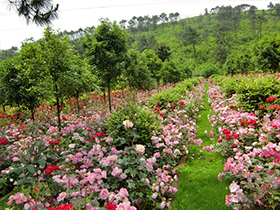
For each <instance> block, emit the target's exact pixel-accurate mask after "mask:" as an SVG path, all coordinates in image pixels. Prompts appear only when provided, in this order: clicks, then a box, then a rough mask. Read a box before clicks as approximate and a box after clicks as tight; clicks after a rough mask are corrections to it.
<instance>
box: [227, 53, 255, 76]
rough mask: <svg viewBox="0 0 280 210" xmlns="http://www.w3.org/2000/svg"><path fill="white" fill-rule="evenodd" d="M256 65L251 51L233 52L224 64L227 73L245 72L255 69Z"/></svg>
mask: <svg viewBox="0 0 280 210" xmlns="http://www.w3.org/2000/svg"><path fill="white" fill-rule="evenodd" d="M254 69H255V65H254V63H252V61H251V52H247V51H245V52H240V51H239V52H238V51H234V52H232V53H231V54H230V55H229V56H228V57H227V60H226V62H225V63H224V65H223V70H224V71H225V73H226V74H230V75H234V74H245V73H249V72H252V71H254Z"/></svg>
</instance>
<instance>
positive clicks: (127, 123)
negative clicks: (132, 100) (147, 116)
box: [123, 120, 133, 128]
mask: <svg viewBox="0 0 280 210" xmlns="http://www.w3.org/2000/svg"><path fill="white" fill-rule="evenodd" d="M123 125H124V127H125V128H132V127H133V123H132V122H131V121H130V120H125V121H123Z"/></svg>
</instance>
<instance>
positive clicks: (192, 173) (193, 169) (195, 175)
mask: <svg viewBox="0 0 280 210" xmlns="http://www.w3.org/2000/svg"><path fill="white" fill-rule="evenodd" d="M207 90H208V84H206V92H207ZM209 110H210V104H209V103H208V95H207V93H206V94H205V96H204V108H203V109H201V110H200V112H199V115H201V118H198V119H197V125H196V129H197V135H196V138H197V139H198V138H201V139H202V140H203V144H202V146H201V147H198V146H196V145H192V146H191V147H190V150H189V155H188V158H187V161H186V165H185V166H184V167H183V168H181V171H180V172H181V173H180V177H179V189H178V193H177V195H176V198H175V201H174V203H173V210H185V209H190V210H223V209H229V208H228V207H226V205H225V196H226V194H227V190H226V187H227V186H228V184H227V183H226V182H225V181H223V182H220V181H219V180H218V178H217V176H218V174H219V173H220V172H222V170H223V161H222V157H221V155H220V154H219V153H216V152H211V153H209V152H208V151H203V152H200V151H201V150H202V148H203V147H204V146H207V145H211V144H214V142H213V141H211V140H210V138H209V135H208V134H205V133H204V131H205V130H207V131H210V129H211V125H210V123H209V121H208V118H207V116H208V114H209Z"/></svg>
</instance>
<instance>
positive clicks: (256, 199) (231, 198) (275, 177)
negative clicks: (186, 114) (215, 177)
mask: <svg viewBox="0 0 280 210" xmlns="http://www.w3.org/2000/svg"><path fill="white" fill-rule="evenodd" d="M208 94H209V102H210V103H211V106H212V110H213V111H212V113H211V115H210V116H209V120H210V122H211V123H212V127H213V134H214V137H213V139H215V140H216V141H217V143H216V146H215V150H216V151H218V152H221V153H222V154H223V155H224V157H225V158H226V163H225V165H224V171H223V172H222V173H220V174H219V179H222V178H223V177H224V178H226V179H229V180H231V181H232V183H231V184H230V186H229V195H227V196H226V204H227V205H229V206H232V207H233V208H234V209H244V208H245V209H252V208H254V206H260V207H262V208H264V209H275V208H276V207H279V203H280V200H279V187H280V170H279V166H280V164H279V161H280V144H279V142H280V135H279V133H280V115H279V109H278V108H277V107H278V106H277V107H276V106H275V105H273V104H274V103H275V100H276V98H275V97H274V96H270V97H267V100H266V103H264V104H263V105H262V107H260V109H259V110H257V111H255V112H252V113H248V112H244V111H242V109H240V108H239V106H238V103H239V101H238V100H237V98H238V96H237V95H234V94H233V95H232V96H231V98H226V97H225V93H224V92H223V91H222V88H221V87H220V86H216V85H214V84H213V83H211V86H210V89H209V91H208ZM273 99H275V100H273ZM271 105H273V106H271ZM264 109H265V110H266V112H265V113H264V112H263V110H264Z"/></svg>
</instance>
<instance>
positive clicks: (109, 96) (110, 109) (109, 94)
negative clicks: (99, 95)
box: [107, 80, 112, 112]
mask: <svg viewBox="0 0 280 210" xmlns="http://www.w3.org/2000/svg"><path fill="white" fill-rule="evenodd" d="M107 83H108V100H109V111H110V112H112V105H111V90H110V80H108V81H107Z"/></svg>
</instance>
